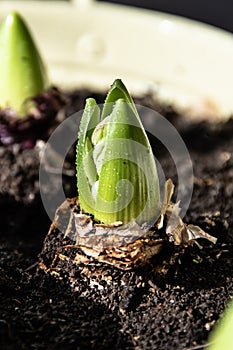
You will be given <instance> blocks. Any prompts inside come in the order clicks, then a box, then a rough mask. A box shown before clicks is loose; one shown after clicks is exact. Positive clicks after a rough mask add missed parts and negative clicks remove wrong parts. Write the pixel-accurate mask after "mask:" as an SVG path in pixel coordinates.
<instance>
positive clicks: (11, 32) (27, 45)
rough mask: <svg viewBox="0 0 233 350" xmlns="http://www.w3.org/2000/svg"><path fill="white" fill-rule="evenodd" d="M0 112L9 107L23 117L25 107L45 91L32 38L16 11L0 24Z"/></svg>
mask: <svg viewBox="0 0 233 350" xmlns="http://www.w3.org/2000/svg"><path fill="white" fill-rule="evenodd" d="M0 62H1V65H0V76H1V79H0V108H6V107H10V108H12V109H14V110H16V111H17V113H18V115H19V116H21V117H22V116H24V115H26V114H27V113H28V110H29V109H30V108H31V107H32V103H25V101H26V100H27V99H29V98H30V97H33V96H35V95H37V94H39V93H41V92H42V91H44V90H45V89H46V88H48V85H49V82H48V76H47V72H46V68H45V65H44V63H43V61H42V59H41V56H40V54H39V52H38V49H37V47H36V44H35V43H34V40H33V38H32V35H31V33H30V31H29V29H28V27H27V25H26V23H25V21H24V20H23V18H22V17H21V15H20V14H18V13H17V12H16V11H13V12H11V13H9V14H8V15H7V16H6V18H5V19H4V20H3V21H2V23H1V24H0Z"/></svg>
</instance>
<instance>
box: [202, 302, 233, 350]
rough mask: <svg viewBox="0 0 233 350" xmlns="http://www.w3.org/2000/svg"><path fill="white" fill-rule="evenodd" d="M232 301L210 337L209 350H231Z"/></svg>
mask: <svg viewBox="0 0 233 350" xmlns="http://www.w3.org/2000/svg"><path fill="white" fill-rule="evenodd" d="M232 330H233V301H231V302H230V304H229V305H228V306H227V309H226V310H225V311H224V313H223V316H222V319H221V320H220V322H219V324H217V325H216V327H215V329H214V331H213V333H212V334H211V336H210V339H209V340H210V344H211V345H210V347H209V348H208V349H209V350H231V349H232V343H233V335H232Z"/></svg>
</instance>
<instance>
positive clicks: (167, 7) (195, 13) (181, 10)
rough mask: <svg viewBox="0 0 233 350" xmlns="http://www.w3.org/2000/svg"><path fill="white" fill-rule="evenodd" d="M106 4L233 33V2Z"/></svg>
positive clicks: (131, 0)
mask: <svg viewBox="0 0 233 350" xmlns="http://www.w3.org/2000/svg"><path fill="white" fill-rule="evenodd" d="M98 1H103V0H98ZM105 2H111V3H117V4H124V5H130V6H136V7H141V8H147V9H151V10H158V11H162V12H167V13H171V14H175V15H180V16H184V17H187V18H191V19H194V20H199V21H201V22H204V23H207V24H211V25H214V26H216V27H219V28H222V29H225V30H227V31H229V32H231V33H233V0H143V1H141V0H108V1H105Z"/></svg>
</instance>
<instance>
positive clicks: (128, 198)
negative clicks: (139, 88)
mask: <svg viewBox="0 0 233 350" xmlns="http://www.w3.org/2000/svg"><path fill="white" fill-rule="evenodd" d="M76 164H77V187H78V193H79V202H80V206H81V209H82V210H83V211H84V212H85V213H88V214H92V215H93V216H94V219H95V220H97V221H100V222H102V223H105V224H111V223H114V222H118V221H120V222H122V223H123V224H126V223H128V222H130V221H136V222H137V223H138V224H140V225H141V224H144V223H148V222H150V221H152V220H153V219H154V218H155V217H156V216H157V215H158V213H159V210H160V191H159V179H158V174H157V168H156V163H155V160H154V156H153V153H152V149H151V146H150V143H149V140H148V138H147V135H146V132H145V130H144V128H143V125H142V123H141V120H140V117H139V115H138V112H137V109H136V106H135V104H134V102H133V100H132V98H131V96H130V95H129V93H128V91H127V89H126V87H125V86H124V84H123V83H122V81H121V80H119V79H117V80H115V82H114V83H113V85H112V86H111V89H110V91H109V93H108V95H107V98H106V101H105V103H104V106H103V109H102V112H100V109H99V107H98V105H97V104H96V101H95V100H94V99H92V98H90V99H87V101H86V106H85V109H84V113H83V116H82V120H81V124H80V130H79V142H78V145H77V160H76Z"/></svg>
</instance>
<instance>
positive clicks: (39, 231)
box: [0, 91, 233, 350]
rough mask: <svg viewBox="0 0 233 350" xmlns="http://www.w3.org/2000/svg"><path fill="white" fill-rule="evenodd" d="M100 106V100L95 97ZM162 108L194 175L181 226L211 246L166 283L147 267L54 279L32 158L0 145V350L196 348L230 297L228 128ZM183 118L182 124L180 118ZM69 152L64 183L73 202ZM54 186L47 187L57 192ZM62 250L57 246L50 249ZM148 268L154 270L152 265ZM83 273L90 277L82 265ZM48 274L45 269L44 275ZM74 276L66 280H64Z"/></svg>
mask: <svg viewBox="0 0 233 350" xmlns="http://www.w3.org/2000/svg"><path fill="white" fill-rule="evenodd" d="M86 96H90V94H89V92H87V91H83V92H75V93H73V94H71V95H70V96H69V98H70V101H71V102H70V104H69V106H68V108H67V115H69V114H71V113H72V112H73V111H75V110H77V109H80V108H83V103H84V98H85V97H86ZM93 96H94V97H95V98H97V100H98V102H103V97H102V96H101V95H96V94H95V95H93ZM139 102H141V103H143V104H146V105H149V106H151V105H153V106H154V107H155V108H156V109H159V111H161V112H162V113H163V115H165V116H166V117H167V118H168V120H170V121H171V122H172V123H173V124H174V125H175V126H176V128H177V129H178V131H179V133H180V134H181V136H182V138H183V140H184V141H185V143H186V145H187V147H188V149H189V152H190V155H191V158H192V161H193V167H194V191H193V197H192V201H191V204H190V207H189V210H188V212H187V214H186V217H185V222H186V223H193V224H195V225H199V226H200V227H201V228H203V229H204V230H205V231H206V232H208V233H210V234H211V235H213V236H215V237H217V238H218V241H217V243H216V244H215V245H213V244H212V243H210V242H208V241H205V240H203V241H199V244H200V245H201V247H202V248H200V247H199V246H197V245H195V244H194V245H193V246H190V247H188V248H187V249H186V250H185V252H184V254H183V255H181V256H180V257H179V259H178V260H177V263H176V264H175V265H173V266H172V268H171V270H170V271H169V272H168V273H167V274H165V275H164V276H162V277H161V276H159V275H157V274H156V272H155V271H154V270H153V263H152V265H151V266H150V267H149V268H142V269H140V268H138V269H135V270H133V271H122V270H120V269H117V268H114V267H112V266H111V267H109V266H108V265H105V264H102V265H101V266H98V269H100V270H98V271H101V273H100V272H98V273H95V271H96V270H95V269H96V268H97V266H95V265H93V270H92V272H91V273H89V274H88V273H86V271H85V266H81V265H80V266H79V267H78V268H75V269H73V274H71V268H73V266H72V264H70V263H69V261H65V260H64V261H63V263H62V264H60V266H59V273H56V271H55V272H54V273H48V272H46V270H43V269H38V261H39V260H38V254H39V253H40V252H41V250H42V246H43V241H44V239H45V237H46V234H47V232H48V230H49V226H50V223H51V222H50V219H49V218H48V216H47V214H46V212H45V210H44V209H43V205H42V202H41V199H40V194H39V183H38V166H39V153H38V150H35V149H30V150H22V149H18V146H17V145H14V146H13V147H10V148H9V147H8V148H7V147H5V146H3V145H2V146H1V147H0V160H1V173H0V186H1V191H0V192H1V194H0V209H1V226H0V252H1V254H0V297H1V305H0V348H1V349H3V350H13V349H14V350H15V349H17V350H20V349H27V350H28V349H41V350H42V349H49V350H50V349H56V350H58V349H68V350H73V349H96V350H99V349H109V350H110V349H138V350H139V349H148V350H149V349H151V350H154V349H163V350H166V349H167V350H168V349H169V350H173V349H176V350H184V349H186V350H189V349H190V350H191V349H203V348H205V347H206V346H207V345H208V336H209V333H210V331H211V330H212V328H213V326H214V325H215V323H216V321H217V320H218V319H219V316H220V314H221V313H222V311H223V310H224V308H225V306H226V304H227V302H228V301H229V299H230V297H231V296H232V293H233V271H232V259H233V231H232V227H233V217H232V205H233V203H232V197H233V153H232V150H233V120H232V119H230V120H229V121H228V122H225V123H215V124H214V125H210V124H208V122H202V123H193V122H189V123H188V122H187V121H185V120H184V119H183V117H182V116H180V115H178V114H177V113H176V112H175V111H174V110H173V109H172V108H171V107H169V106H167V107H164V106H158V105H157V104H156V103H154V101H151V99H150V98H149V97H148V98H145V99H144V100H143V101H139ZM186 120H187V119H186ZM151 142H152V144H153V147H154V148H155V149H156V152H157V156H158V159H159V161H160V163H161V165H162V167H163V170H164V172H165V175H166V177H167V178H168V177H171V178H172V179H173V181H174V182H175V183H176V182H177V176H176V170H175V167H174V164H173V162H172V160H171V158H170V157H169V155H168V153H167V152H166V151H165V149H164V148H163V147H162V146H161V145H159V144H157V142H156V141H155V140H153V139H151ZM73 158H74V152H73V150H71V151H70V153H69V155H68V158H67V164H68V165H67V169H68V170H71V172H66V174H65V175H64V177H63V182H64V183H63V185H64V188H65V192H66V194H67V195H68V196H76V195H77V193H76V190H75V176H74V168H75V165H74V163H71V162H70V161H71V160H73ZM55 189H56V184H54V189H53V191H55ZM57 244H58V245H59V241H57ZM154 263H155V262H154ZM88 269H91V268H90V267H88ZM50 272H51V271H50ZM71 276H72V278H71Z"/></svg>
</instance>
